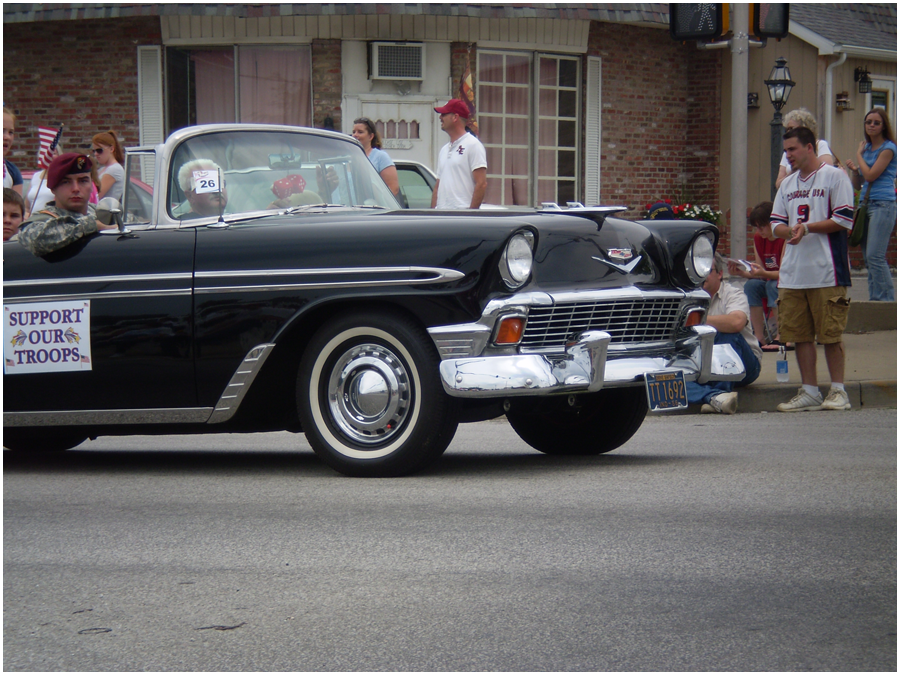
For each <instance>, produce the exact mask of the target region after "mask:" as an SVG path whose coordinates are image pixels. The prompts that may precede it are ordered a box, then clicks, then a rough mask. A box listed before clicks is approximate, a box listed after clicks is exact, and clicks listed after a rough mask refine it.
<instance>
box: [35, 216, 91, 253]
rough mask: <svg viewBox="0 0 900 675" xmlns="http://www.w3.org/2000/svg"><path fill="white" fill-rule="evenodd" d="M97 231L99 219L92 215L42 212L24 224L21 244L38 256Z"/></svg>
mask: <svg viewBox="0 0 900 675" xmlns="http://www.w3.org/2000/svg"><path fill="white" fill-rule="evenodd" d="M96 231H97V219H96V218H95V217H94V216H93V215H92V214H86V215H83V216H81V215H79V216H75V215H73V214H71V213H65V214H62V215H54V214H51V213H50V212H46V211H42V212H40V213H37V214H35V215H34V216H33V217H32V218H30V219H29V220H27V221H26V222H24V223H22V226H21V228H20V230H19V243H20V244H22V246H24V247H25V248H27V249H28V250H29V251H31V252H32V253H33V254H34V255H36V256H42V255H46V254H48V253H52V252H53V251H58V250H59V249H61V248H65V247H66V246H68V245H69V244H71V243H72V242H75V241H78V240H79V239H81V238H82V237H86V236H87V235H89V234H93V233H94V232H96Z"/></svg>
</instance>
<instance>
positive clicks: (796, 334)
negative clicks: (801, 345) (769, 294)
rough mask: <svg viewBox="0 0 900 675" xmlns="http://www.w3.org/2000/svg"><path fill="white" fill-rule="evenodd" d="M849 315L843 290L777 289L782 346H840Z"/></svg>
mask: <svg viewBox="0 0 900 675" xmlns="http://www.w3.org/2000/svg"><path fill="white" fill-rule="evenodd" d="M849 313H850V298H848V297H847V287H846V286H831V287H829V288H779V289H778V333H779V337H780V338H781V341H782V342H819V343H820V344H823V345H828V344H836V343H838V342H841V340H842V337H841V336H842V335H843V334H844V329H845V328H846V327H847V315H848V314H849Z"/></svg>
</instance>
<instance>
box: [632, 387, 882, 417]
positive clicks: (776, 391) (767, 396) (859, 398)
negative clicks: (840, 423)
mask: <svg viewBox="0 0 900 675" xmlns="http://www.w3.org/2000/svg"><path fill="white" fill-rule="evenodd" d="M799 386H800V385H798V384H763V385H759V386H754V385H752V384H751V385H750V386H749V387H743V388H741V389H738V390H737V392H738V413H760V412H777V408H778V404H779V403H784V402H785V401H789V400H790V399H791V398H792V397H793V396H794V394H796V393H797V389H798V388H799ZM844 387H845V388H846V390H847V394H848V396H849V397H850V405H852V406H853V408H852V409H851V411H852V410H862V409H871V408H896V407H897V380H866V381H862V382H845V383H844ZM820 388H821V389H823V391H822V393H823V395H824V394H825V393H827V392H826V391H825V390H824V389H825V387H820ZM650 414H651V415H655V416H663V415H673V414H674V415H697V414H700V406H699V405H692V406H689V407H688V408H687V409H686V410H679V411H677V412H674V413H650Z"/></svg>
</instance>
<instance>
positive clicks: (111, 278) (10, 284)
mask: <svg viewBox="0 0 900 675" xmlns="http://www.w3.org/2000/svg"><path fill="white" fill-rule="evenodd" d="M191 276H192V275H191V273H190V272H179V273H177V274H112V275H108V276H102V277H67V278H65V279H31V280H28V279H26V280H20V281H4V282H3V288H15V287H17V286H61V285H72V284H98V283H125V282H134V281H179V280H184V279H187V280H190V279H191Z"/></svg>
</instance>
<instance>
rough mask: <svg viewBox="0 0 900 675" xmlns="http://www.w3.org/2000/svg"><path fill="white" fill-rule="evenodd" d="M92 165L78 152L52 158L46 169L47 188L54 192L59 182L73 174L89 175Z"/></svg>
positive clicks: (89, 160) (89, 159) (86, 157)
mask: <svg viewBox="0 0 900 675" xmlns="http://www.w3.org/2000/svg"><path fill="white" fill-rule="evenodd" d="M93 165H94V163H93V162H92V161H91V158H90V157H88V156H87V155H82V154H81V153H80V152H67V153H66V154H64V155H60V156H59V157H54V158H53V161H52V162H50V166H49V167H48V168H47V187H48V188H50V189H51V190H54V189H55V188H56V186H57V185H59V182H60V181H61V180H62V179H63V178H64V177H66V176H69V175H71V174H73V173H90V172H91V167H92V166H93Z"/></svg>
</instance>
